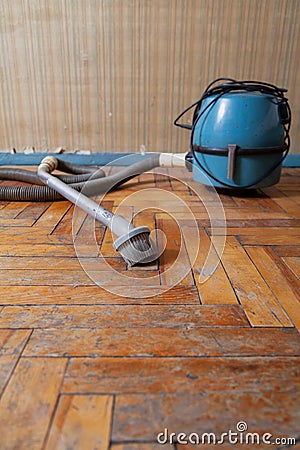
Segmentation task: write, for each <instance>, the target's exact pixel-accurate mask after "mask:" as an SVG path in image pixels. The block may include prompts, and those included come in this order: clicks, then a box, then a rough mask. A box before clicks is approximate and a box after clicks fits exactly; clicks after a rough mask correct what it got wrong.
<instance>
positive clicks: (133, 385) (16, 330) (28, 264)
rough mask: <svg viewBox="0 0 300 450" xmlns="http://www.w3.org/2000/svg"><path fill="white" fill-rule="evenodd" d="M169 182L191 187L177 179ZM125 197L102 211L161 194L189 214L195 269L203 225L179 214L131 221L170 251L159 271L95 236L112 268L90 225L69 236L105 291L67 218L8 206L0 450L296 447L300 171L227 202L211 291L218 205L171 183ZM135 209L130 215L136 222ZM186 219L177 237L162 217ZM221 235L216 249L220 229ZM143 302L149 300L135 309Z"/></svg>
mask: <svg viewBox="0 0 300 450" xmlns="http://www.w3.org/2000/svg"><path fill="white" fill-rule="evenodd" d="M169 174H170V175H171V176H172V177H173V176H179V177H180V178H181V179H184V177H185V175H184V173H183V172H181V171H175V169H174V171H172V170H171V169H170V170H169ZM8 184H11V183H8ZM126 186H127V189H125V190H124V189H123V190H120V191H118V192H115V193H111V194H109V195H108V196H107V197H106V198H105V200H104V205H105V206H106V207H107V208H109V209H112V210H113V211H114V210H115V209H116V208H117V207H118V205H120V204H121V203H122V200H123V199H124V198H125V197H126V196H128V195H129V194H133V193H134V192H136V191H137V190H138V189H147V188H152V187H153V186H155V187H156V188H159V189H163V190H164V191H168V192H171V193H173V194H176V195H177V196H179V197H180V198H182V199H183V201H184V202H185V204H188V205H189V207H190V208H191V210H192V212H193V215H194V217H195V219H196V222H197V224H198V227H199V232H200V252H199V254H198V256H197V258H196V261H195V262H194V265H193V267H192V268H190V252H192V250H193V249H192V248H191V244H189V245H187V242H188V237H189V236H190V235H191V233H192V231H195V230H194V228H193V227H194V226H195V225H194V224H192V223H191V222H189V221H188V220H187V219H186V217H185V216H184V211H181V209H180V208H181V206H180V204H179V203H176V201H174V202H170V203H168V202H165V203H164V204H162V205H160V202H159V201H158V202H157V205H158V206H160V207H161V208H162V209H163V211H162V210H156V211H155V210H147V211H146V212H145V213H143V214H140V215H139V216H138V217H137V218H136V219H135V220H136V223H137V224H140V223H144V224H146V225H149V226H150V227H152V228H154V227H157V228H160V229H162V230H163V231H164V232H165V233H166V235H167V236H168V243H167V249H166V251H165V253H164V254H163V256H162V257H161V258H160V261H159V262H158V263H152V264H150V265H149V266H147V267H145V268H143V269H141V268H139V267H138V268H134V269H133V268H131V269H128V268H127V267H126V265H125V263H124V262H123V261H122V260H121V259H120V257H119V256H118V255H117V254H116V253H115V252H114V251H113V249H112V246H111V242H112V238H111V236H110V233H108V232H107V231H106V230H105V229H104V228H103V227H102V226H101V225H99V224H98V225H97V228H96V233H95V235H96V239H97V241H98V242H99V243H100V245H101V253H102V257H105V259H106V262H107V263H108V264H109V266H103V265H101V264H102V263H103V260H102V262H101V260H100V259H99V255H98V247H97V246H96V247H95V238H94V236H90V235H88V234H87V233H84V232H83V231H82V230H84V227H83V225H82V223H83V222H82V220H81V222H80V224H79V225H80V226H79V225H78V222H77V224H75V228H74V233H75V234H76V242H78V243H79V244H80V252H81V256H82V258H83V260H84V267H85V269H86V272H88V273H89V274H90V275H92V277H95V278H96V279H97V280H99V282H100V283H101V284H102V287H99V286H97V285H95V284H94V282H93V280H92V279H91V278H90V277H89V276H88V274H87V273H86V272H85V271H83V269H82V267H81V265H80V263H79V262H78V259H77V258H76V254H75V250H74V245H73V239H72V215H73V209H74V208H73V206H71V205H70V204H69V203H68V202H66V201H63V202H57V203H52V204H51V203H14V202H10V203H6V202H2V203H1V204H0V226H1V227H0V236H1V239H0V268H1V272H0V293H1V294H0V297H1V301H0V327H1V329H0V393H1V401H0V448H1V450H4V449H17V450H21V449H26V450H27V449H28V450H36V449H37V450H38V449H45V450H56V449H75V450H76V449H79V450H81V449H83V450H89V449H91V450H92V449H100V450H102V449H111V450H134V449H136V450H150V449H153V450H155V449H159V448H165V449H168V450H170V449H171V448H172V449H175V448H177V450H183V449H191V448H195V446H192V445H183V444H179V443H178V444H174V445H173V444H172V445H171V444H166V445H164V446H161V445H159V444H158V443H156V436H157V434H158V433H159V432H161V431H163V430H164V428H168V431H169V433H172V432H175V433H179V432H183V433H186V434H188V433H191V432H195V433H198V434H201V433H204V432H214V433H216V434H218V435H220V434H221V433H222V432H226V431H228V430H229V429H232V430H234V431H236V424H237V422H239V421H246V423H247V424H248V431H249V432H257V433H261V434H263V433H266V432H268V433H271V434H272V435H273V436H274V437H278V436H279V437H294V436H298V438H299V435H300V431H299V423H300V408H299V381H300V378H299V354H300V345H299V344H300V340H299V332H298V330H299V328H300V303H299V302H300V298H299V277H300V205H299V203H300V169H285V170H284V172H283V175H282V178H281V182H280V184H278V185H276V186H275V187H271V188H267V189H264V190H263V191H259V192H257V193H256V195H254V194H253V193H252V194H251V195H247V196H236V195H224V194H221V200H222V202H223V206H224V209H225V213H226V217H227V227H228V229H227V241H226V246H225V251H224V254H223V256H222V262H221V264H219V266H218V268H217V270H216V271H215V273H214V275H213V276H212V277H211V278H210V279H209V280H208V281H207V282H206V283H204V284H200V282H199V273H200V271H201V268H202V266H203V264H204V260H205V254H207V251H208V248H209V245H210V235H211V227H210V221H209V218H208V215H207V211H206V209H205V205H206V206H207V205H208V206H209V208H212V210H213V208H214V206H215V205H214V201H215V200H214V197H213V196H212V195H211V192H210V190H209V189H207V188H203V189H202V194H203V201H204V203H201V201H199V199H198V198H197V196H196V195H194V193H193V191H192V190H191V189H189V188H188V187H187V186H186V185H185V184H183V183H181V182H180V181H178V180H177V181H176V180H174V178H171V179H169V178H168V177H167V176H163V175H154V174H145V175H143V176H142V177H140V180H139V184H136V183H135V182H130V183H128V184H127V185H126ZM191 187H193V186H191ZM145 195H146V193H145ZM145 198H147V196H146V197H145ZM149 198H150V197H149ZM133 204H134V203H133ZM133 204H131V203H130V200H129V203H127V205H126V206H121V212H122V211H123V212H124V213H127V214H129V215H130V214H132V213H134V212H135V211H134V210H133V208H132V206H133ZM204 204H205V205H204ZM177 206H178V211H177V212H178V213H179V215H178V217H181V216H180V214H181V213H182V217H181V218H182V221H181V222H180V227H181V230H182V233H181V232H180V229H179V226H178V225H177V224H176V221H175V220H174V219H173V218H172V215H169V214H167V213H166V212H164V209H165V210H170V209H171V211H173V212H176V208H177ZM84 223H88V219H86V221H85V222H84ZM214 231H215V234H216V242H217V241H218V239H219V240H220V241H221V240H222V239H223V235H224V229H223V228H222V227H217V228H216V229H215V230H214ZM181 243H182V246H181V248H182V249H183V250H182V254H181V255H180V261H179V262H180V264H179V266H178V267H180V268H183V273H184V274H185V276H184V277H183V279H182V281H181V282H180V283H179V284H177V285H176V286H174V283H175V282H176V274H175V275H174V273H173V274H172V273H171V271H169V270H168V269H169V268H170V267H171V266H172V264H174V261H175V259H176V256H177V255H178V250H179V247H180V244H181ZM196 244H197V243H196V242H195V246H196ZM110 268H113V269H114V270H116V271H117V272H118V273H120V274H121V275H122V276H123V277H124V278H122V280H123V279H124V280H127V281H126V282H124V286H123V282H122V281H121V282H120V284H119V285H118V286H116V285H113V280H112V278H111V277H110V275H111V272H112V269H110ZM128 277H132V282H130V283H129V286H128ZM168 288H169V290H167V289H168ZM110 289H117V290H118V289H119V293H120V294H128V295H130V292H131V293H132V295H131V296H130V297H123V296H119V295H117V293H111V292H109V291H110ZM138 291H140V292H143V293H145V294H147V293H148V295H150V297H146V298H135V297H136V293H137V292H138ZM154 291H155V292H157V293H158V295H157V296H155V297H151V294H153V292H154ZM240 447H243V448H244V446H243V445H240V444H239V445H233V444H231V445H230V444H228V445H225V444H224V445H222V446H221V448H223V449H229V448H232V449H233V448H240ZM197 448H215V446H207V445H206V446H199V447H197ZM248 448H249V446H248ZM250 448H253V447H250ZM255 448H269V446H268V445H264V444H262V445H261V446H260V447H257V446H255ZM272 448H287V447H284V446H280V445H279V444H278V445H276V446H275V445H273V447H272ZM293 448H299V447H298V446H297V445H296V446H294V447H293Z"/></svg>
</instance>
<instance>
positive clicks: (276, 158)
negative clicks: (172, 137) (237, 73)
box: [174, 78, 291, 189]
mask: <svg viewBox="0 0 300 450" xmlns="http://www.w3.org/2000/svg"><path fill="white" fill-rule="evenodd" d="M286 92H287V90H286V89H283V88H278V87H277V86H275V85H273V84H269V83H263V82H259V81H237V80H234V79H231V78H218V79H217V80H215V81H213V82H212V83H211V84H210V85H209V86H208V87H207V88H206V89H205V91H204V93H203V94H202V96H201V98H200V99H199V100H197V101H196V102H195V103H193V104H192V105H190V106H189V107H188V108H186V109H185V110H184V111H183V112H182V113H181V114H180V115H179V116H178V117H177V119H176V120H175V122H174V124H175V125H176V126H178V127H181V128H185V129H188V130H191V140H190V150H191V151H190V153H189V155H188V157H187V159H188V160H189V161H190V162H191V163H192V168H193V169H192V170H193V177H194V179H195V180H196V181H198V182H199V183H202V184H209V182H210V183H211V184H212V185H213V186H215V187H220V188H231V189H249V188H252V189H256V188H261V187H266V186H271V185H273V184H276V183H277V182H278V181H279V179H280V173H281V167H282V162H283V160H284V159H285V158H286V156H287V154H288V152H289V148H290V136H289V130H290V125H291V110H290V106H289V104H288V99H287V98H286V97H285V93H286ZM194 107H195V110H194V115H193V122H192V125H188V124H182V123H179V122H178V121H179V120H180V119H181V117H182V116H183V115H184V114H186V113H187V112H188V111H189V110H191V109H192V108H194ZM208 180H209V182H208Z"/></svg>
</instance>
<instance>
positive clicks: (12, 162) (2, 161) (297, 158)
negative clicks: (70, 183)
mask: <svg viewBox="0 0 300 450" xmlns="http://www.w3.org/2000/svg"><path fill="white" fill-rule="evenodd" d="M48 155H53V156H55V157H57V158H59V159H62V160H64V161H70V162H73V163H76V164H84V165H87V166H89V165H91V166H93V165H97V166H105V165H107V164H110V165H112V166H130V165H131V164H133V163H135V162H137V161H141V160H142V159H145V158H148V157H149V153H147V154H146V155H141V154H139V153H109V152H104V153H91V154H90V155H81V154H77V153H61V154H57V153H30V154H24V153H1V152H0V166H36V165H39V164H40V162H41V160H42V159H43V158H44V157H45V156H48ZM283 166H284V167H300V154H299V155H292V154H290V155H288V156H287V157H286V159H285V161H284V162H283Z"/></svg>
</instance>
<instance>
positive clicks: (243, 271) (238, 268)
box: [216, 237, 292, 327]
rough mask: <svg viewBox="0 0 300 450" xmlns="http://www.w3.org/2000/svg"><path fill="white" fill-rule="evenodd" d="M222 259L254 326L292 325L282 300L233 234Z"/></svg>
mask: <svg viewBox="0 0 300 450" xmlns="http://www.w3.org/2000/svg"><path fill="white" fill-rule="evenodd" d="M216 239H217V237H216ZM222 263H223V265H224V267H225V270H226V272H227V274H228V276H229V278H230V280H231V282H232V284H233V286H234V288H235V291H236V293H237V296H238V297H239V299H240V302H241V303H242V305H243V306H244V310H245V313H246V315H247V317H248V318H249V320H250V322H251V324H253V326H273V327H276V326H280V324H282V325H284V326H292V324H291V322H290V320H289V318H288V316H287V315H286V313H285V311H284V310H283V308H282V307H281V305H280V303H279V302H278V300H277V299H276V297H275V296H274V295H273V293H272V291H271V290H270V289H269V287H268V285H267V284H266V282H265V280H264V279H263V278H262V277H261V275H260V274H259V272H258V270H257V269H256V267H255V266H254V265H253V263H252V262H251V261H250V260H249V258H248V257H247V254H246V253H245V251H244V249H243V247H242V246H241V245H240V244H239V242H238V241H237V240H236V239H235V238H234V237H228V238H227V241H226V246H225V251H224V253H223V255H222ZM258 299H259V301H258Z"/></svg>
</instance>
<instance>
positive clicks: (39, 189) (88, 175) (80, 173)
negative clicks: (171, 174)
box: [0, 155, 159, 202]
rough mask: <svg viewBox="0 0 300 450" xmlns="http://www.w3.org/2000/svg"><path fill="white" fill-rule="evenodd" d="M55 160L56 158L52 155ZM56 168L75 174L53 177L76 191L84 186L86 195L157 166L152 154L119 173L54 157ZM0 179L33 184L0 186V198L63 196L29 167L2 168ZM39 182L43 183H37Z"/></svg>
mask: <svg viewBox="0 0 300 450" xmlns="http://www.w3.org/2000/svg"><path fill="white" fill-rule="evenodd" d="M55 159H56V158H55ZM56 161H57V169H58V170H60V171H62V172H67V173H73V174H75V175H57V176H56V178H58V179H60V180H61V181H63V182H64V183H66V184H68V185H70V186H72V188H73V189H75V190H76V191H81V190H82V189H83V188H84V193H85V195H87V196H88V197H90V196H92V195H96V194H101V193H104V192H108V191H110V190H112V189H115V188H117V187H119V186H120V185H122V184H123V183H126V181H128V180H130V179H131V178H133V177H135V176H137V175H140V174H141V173H143V172H146V171H148V170H151V169H153V168H154V167H157V166H159V155H154V156H151V157H149V158H147V159H146V160H143V161H140V162H138V163H136V164H133V165H132V166H129V167H125V168H124V169H123V170H120V171H119V172H118V173H116V174H113V175H109V176H107V177H106V176H105V173H104V171H103V170H102V169H99V167H92V166H83V165H79V164H73V163H70V162H66V161H62V160H59V159H56ZM0 180H16V181H22V182H25V183H32V184H34V185H35V186H0V200H6V201H26V202H27V201H33V202H46V201H55V200H63V199H64V197H63V196H62V195H60V194H59V193H58V192H56V191H55V190H53V189H52V188H50V187H48V186H44V185H42V184H43V182H42V181H41V180H40V178H39V177H38V175H37V173H35V172H32V171H30V170H24V169H15V168H13V169H12V168H2V169H0ZM39 185H42V186H39Z"/></svg>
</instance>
